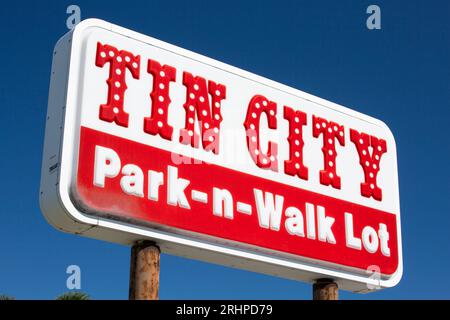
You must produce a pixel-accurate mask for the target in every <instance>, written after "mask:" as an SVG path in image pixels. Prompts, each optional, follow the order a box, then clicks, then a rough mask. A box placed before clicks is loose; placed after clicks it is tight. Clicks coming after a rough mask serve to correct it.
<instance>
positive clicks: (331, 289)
mask: <svg viewBox="0 0 450 320" xmlns="http://www.w3.org/2000/svg"><path fill="white" fill-rule="evenodd" d="M338 298H339V290H338V285H337V283H336V282H334V281H333V279H318V280H316V282H315V283H314V284H313V300H338Z"/></svg>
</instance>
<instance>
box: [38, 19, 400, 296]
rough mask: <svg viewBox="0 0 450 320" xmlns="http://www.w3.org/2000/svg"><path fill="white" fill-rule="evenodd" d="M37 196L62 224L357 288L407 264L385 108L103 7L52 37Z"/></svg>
mask: <svg viewBox="0 0 450 320" xmlns="http://www.w3.org/2000/svg"><path fill="white" fill-rule="evenodd" d="M40 202H41V208H42V211H43V213H44V215H45V217H46V218H47V220H48V221H49V222H50V223H51V224H52V225H54V226H55V227H56V228H58V229H61V230H63V231H66V232H70V233H76V234H80V235H84V236H88V237H93V238H98V239H103V240H107V241H113V242H117V243H122V244H132V243H133V242H134V241H137V240H143V239H150V240H153V241H155V242H156V243H157V244H158V245H159V246H160V247H161V249H162V251H163V252H168V253H171V254H176V255H180V256H186V257H190V258H195V259H201V260H205V261H209V262H213V263H219V264H223V265H228V266H233V267H238V268H243V269H248V270H252V271H256V272H262V273H266V274H272V275H277V276H281V277H286V278H291V279H297V280H302V281H311V282H312V281H314V280H315V279H318V278H324V277H327V278H332V279H334V280H335V281H336V282H337V283H338V284H339V287H340V288H342V289H347V290H351V291H355V292H367V291H370V290H371V289H374V288H377V287H391V286H394V285H395V284H397V283H398V281H399V280H400V278H401V275H402V247H401V233H400V207H399V188H398V179H397V157H396V146H395V141H394V137H393V135H392V133H391V131H390V130H389V129H388V127H387V126H386V125H385V124H384V123H383V122H381V121H379V120H376V119H374V118H372V117H369V116H367V115H364V114H361V113H358V112H356V111H353V110H350V109H348V108H345V107H342V106H340V105H337V104H335V103H331V102H329V101H326V100H323V99H321V98H318V97H315V96H312V95H310V94H307V93H304V92H302V91H299V90H296V89H293V88H290V87H287V86H284V85H282V84H279V83H277V82H274V81H271V80H268V79H265V78H263V77H260V76H257V75H254V74H252V73H249V72H246V71H243V70H241V69H238V68H235V67H232V66H229V65H227V64H224V63H221V62H218V61H216V60H213V59H210V58H206V57H204V56H202V55H199V54H196V53H193V52H191V51H188V50H184V49H181V48H179V47H176V46H173V45H170V44H167V43H165V42H162V41H159V40H156V39H154V38H151V37H148V36H145V35H142V34H139V33H136V32H133V31H130V30H127V29H124V28H122V27H119V26H116V25H113V24H110V23H107V22H104V21H101V20H96V19H89V20H85V21H83V22H81V23H80V24H79V25H77V27H76V28H75V29H74V30H73V31H71V32H70V33H68V34H66V35H65V36H64V37H62V38H61V39H60V40H59V41H58V43H57V45H56V47H55V51H54V57H53V66H52V76H51V84H50V95H49V104H48V116H47V124H46V133H45V145H44V153H43V163H42V179H41V196H40Z"/></svg>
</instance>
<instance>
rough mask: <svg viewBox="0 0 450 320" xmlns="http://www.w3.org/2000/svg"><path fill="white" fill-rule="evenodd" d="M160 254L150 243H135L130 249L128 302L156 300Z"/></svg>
mask: <svg viewBox="0 0 450 320" xmlns="http://www.w3.org/2000/svg"><path fill="white" fill-rule="evenodd" d="M160 254H161V251H160V250H159V247H158V246H157V245H156V244H155V243H153V242H151V241H141V242H137V243H135V244H134V245H133V247H132V248H131V261H130V291H129V295H128V297H129V299H130V300H158V291H159V260H160Z"/></svg>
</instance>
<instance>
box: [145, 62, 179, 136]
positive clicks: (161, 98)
mask: <svg viewBox="0 0 450 320" xmlns="http://www.w3.org/2000/svg"><path fill="white" fill-rule="evenodd" d="M147 71H148V73H151V74H152V75H153V90H152V93H151V94H150V97H151V99H152V114H151V116H150V117H146V118H145V119H144V131H145V132H147V133H150V134H152V135H156V134H159V135H160V136H161V137H163V138H164V139H167V140H172V132H173V128H172V126H170V125H169V123H168V122H167V115H168V112H169V104H170V101H171V100H170V96H169V86H170V82H173V81H175V77H176V69H175V68H174V67H171V66H168V65H164V66H161V64H160V63H159V62H157V61H155V60H150V59H149V60H148V64H147Z"/></svg>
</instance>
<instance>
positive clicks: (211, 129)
mask: <svg viewBox="0 0 450 320" xmlns="http://www.w3.org/2000/svg"><path fill="white" fill-rule="evenodd" d="M183 84H184V85H185V86H186V102H185V103H184V105H183V106H184V109H185V110H186V123H185V128H183V129H181V131H180V142H181V143H184V144H190V145H191V146H193V147H194V148H198V139H197V135H198V134H197V133H196V132H195V128H194V122H195V115H196V114H197V117H198V120H199V127H200V133H201V136H202V145H203V149H205V150H207V151H211V150H212V151H213V152H214V153H215V154H218V153H219V136H220V135H219V132H220V123H221V122H222V115H221V113H220V107H221V101H222V100H223V99H225V97H226V87H225V86H224V85H222V84H216V83H215V82H213V81H211V80H210V81H208V86H207V85H206V79H205V78H202V77H200V76H197V77H194V76H193V75H192V74H191V73H189V72H184V73H183ZM208 93H209V95H211V105H210V103H209V95H208Z"/></svg>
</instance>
